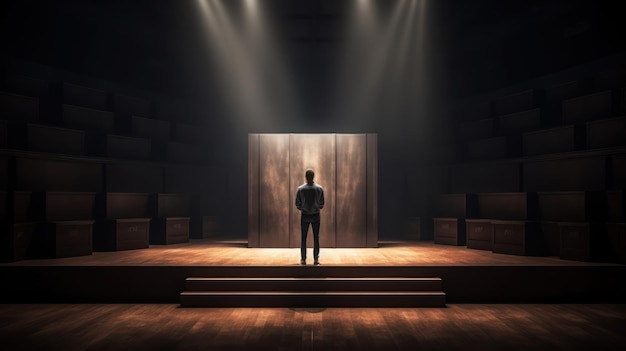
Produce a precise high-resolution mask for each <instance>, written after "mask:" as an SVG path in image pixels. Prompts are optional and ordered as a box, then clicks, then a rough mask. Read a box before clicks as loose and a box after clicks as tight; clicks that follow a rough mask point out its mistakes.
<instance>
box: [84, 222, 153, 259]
mask: <svg viewBox="0 0 626 351" xmlns="http://www.w3.org/2000/svg"><path fill="white" fill-rule="evenodd" d="M150 220H151V219H150V218H118V219H107V220H105V221H103V222H101V223H98V226H97V228H98V229H97V233H95V235H94V249H95V250H96V251H121V250H134V249H145V248H147V247H148V243H149V235H150Z"/></svg>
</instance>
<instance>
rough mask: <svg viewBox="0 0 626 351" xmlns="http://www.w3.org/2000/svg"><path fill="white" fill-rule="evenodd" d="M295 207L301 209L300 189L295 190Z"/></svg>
mask: <svg viewBox="0 0 626 351" xmlns="http://www.w3.org/2000/svg"><path fill="white" fill-rule="evenodd" d="M296 208H297V209H298V211H301V210H302V200H300V189H298V190H297V191H296Z"/></svg>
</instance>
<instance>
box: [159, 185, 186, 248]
mask: <svg viewBox="0 0 626 351" xmlns="http://www.w3.org/2000/svg"><path fill="white" fill-rule="evenodd" d="M152 199H153V200H152V201H153V205H154V211H155V212H154V216H153V218H152V222H150V243H151V244H177V243H185V242H188V241H189V219H190V218H189V217H188V213H189V199H188V198H187V196H185V195H183V194H177V193H157V194H153V197H152Z"/></svg>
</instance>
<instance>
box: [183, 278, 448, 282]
mask: <svg viewBox="0 0 626 351" xmlns="http://www.w3.org/2000/svg"><path fill="white" fill-rule="evenodd" d="M185 280H186V281H273V280H278V281H299V280H302V281H415V282H422V281H425V282H430V281H441V278H436V277H433V278H412V277H371V278H367V277H357V278H348V277H346V278H337V277H329V278H311V277H303V278H299V277H284V278H283V277H263V278H239V277H211V278H207V277H188V278H186V279H185Z"/></svg>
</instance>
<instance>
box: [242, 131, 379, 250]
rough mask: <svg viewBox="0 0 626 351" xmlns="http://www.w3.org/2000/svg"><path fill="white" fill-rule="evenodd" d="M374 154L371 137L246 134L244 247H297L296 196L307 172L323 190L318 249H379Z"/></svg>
mask: <svg viewBox="0 0 626 351" xmlns="http://www.w3.org/2000/svg"><path fill="white" fill-rule="evenodd" d="M377 150H378V145H377V135H376V134H249V135H248V246H249V247H299V246H300V213H299V212H298V210H297V209H296V208H295V192H296V189H297V187H298V186H300V185H301V184H303V183H304V182H305V178H304V171H305V170H306V169H307V168H313V169H314V170H315V182H316V183H318V184H320V185H321V186H323V187H324V195H325V200H326V204H325V206H324V209H323V210H322V213H321V221H322V223H321V228H320V244H321V246H322V247H376V246H378V213H377V212H378V208H377V201H378V155H377ZM309 230H311V229H309ZM312 237H313V235H312V234H311V232H309V237H308V244H307V246H308V247H309V248H310V247H312V246H313V238H312Z"/></svg>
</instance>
